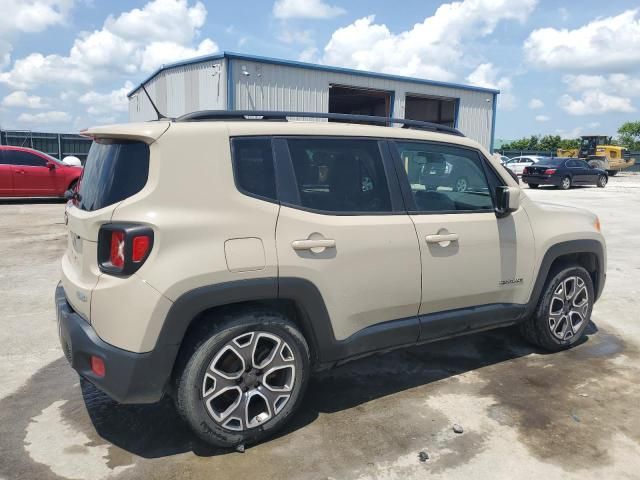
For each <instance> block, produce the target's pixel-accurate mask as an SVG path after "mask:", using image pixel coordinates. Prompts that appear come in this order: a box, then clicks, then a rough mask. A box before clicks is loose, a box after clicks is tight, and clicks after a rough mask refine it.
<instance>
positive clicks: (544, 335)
mask: <svg viewBox="0 0 640 480" xmlns="http://www.w3.org/2000/svg"><path fill="white" fill-rule="evenodd" d="M593 302H594V291H593V282H592V280H591V277H590V276H589V273H588V272H587V271H586V270H585V269H584V268H582V267H577V266H576V267H568V268H565V269H564V270H561V271H557V273H556V274H555V275H553V277H552V278H550V279H549V281H547V284H546V285H545V289H544V291H543V295H542V298H541V299H540V302H539V304H538V307H537V308H536V312H535V313H534V314H533V316H532V317H531V318H530V319H528V320H527V321H526V322H525V323H523V324H522V326H521V331H522V333H523V335H524V336H525V338H527V340H529V341H530V342H531V343H533V344H535V345H537V346H539V347H542V348H544V349H545V350H550V351H558V350H563V349H566V348H569V347H571V346H572V345H574V344H575V343H576V342H578V341H579V340H580V338H581V337H582V336H583V334H584V331H585V329H586V328H587V324H588V323H589V321H590V319H591V309H592V308H593Z"/></svg>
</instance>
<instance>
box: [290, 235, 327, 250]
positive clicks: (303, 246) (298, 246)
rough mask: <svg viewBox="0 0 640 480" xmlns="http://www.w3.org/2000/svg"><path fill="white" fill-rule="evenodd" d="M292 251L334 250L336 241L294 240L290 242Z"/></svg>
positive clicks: (323, 239)
mask: <svg viewBox="0 0 640 480" xmlns="http://www.w3.org/2000/svg"><path fill="white" fill-rule="evenodd" d="M291 246H292V247H293V249H294V250H312V249H314V248H318V249H319V248H322V249H324V248H335V246H336V241H335V240H333V239H331V238H318V239H309V240H294V241H293V242H291Z"/></svg>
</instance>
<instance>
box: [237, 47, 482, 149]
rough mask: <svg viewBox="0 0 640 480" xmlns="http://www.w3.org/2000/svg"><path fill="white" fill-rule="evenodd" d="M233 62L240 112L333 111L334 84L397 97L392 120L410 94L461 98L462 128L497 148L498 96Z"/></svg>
mask: <svg viewBox="0 0 640 480" xmlns="http://www.w3.org/2000/svg"><path fill="white" fill-rule="evenodd" d="M230 63H231V72H232V77H231V81H232V84H233V93H234V105H233V107H234V109H236V110H245V109H247V110H253V109H256V110H289V111H303V112H327V111H328V109H329V85H331V84H340V85H349V86H355V87H363V88H372V89H376V90H387V91H390V92H394V93H393V99H394V101H393V109H392V115H393V116H394V117H397V118H404V106H405V96H406V95H407V94H418V95H430V96H438V97H448V98H459V99H460V107H459V111H458V128H459V129H460V130H461V131H462V132H463V133H464V134H465V135H467V136H468V137H470V138H472V139H474V140H476V141H478V142H479V143H481V144H482V145H484V146H485V147H487V148H489V145H490V143H491V125H492V120H493V94H492V93H488V92H481V91H473V90H466V89H459V88H452V87H441V86H436V85H426V84H420V83H414V82H409V81H400V80H394V79H381V78H374V77H366V76H362V75H351V74H346V73H336V72H328V71H323V70H311V69H304V68H296V67H287V66H284V65H272V64H266V63H260V62H253V61H247V60H240V59H231V60H230Z"/></svg>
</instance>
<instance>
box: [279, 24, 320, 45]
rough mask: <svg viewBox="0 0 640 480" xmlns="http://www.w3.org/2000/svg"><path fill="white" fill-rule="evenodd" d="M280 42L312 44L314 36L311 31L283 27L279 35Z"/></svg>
mask: <svg viewBox="0 0 640 480" xmlns="http://www.w3.org/2000/svg"><path fill="white" fill-rule="evenodd" d="M278 40H280V41H281V42H283V43H296V44H298V45H300V44H303V45H304V44H307V45H308V44H311V43H313V36H312V32H311V30H295V29H290V28H288V27H287V26H286V25H283V26H282V28H281V29H280V33H279V34H278Z"/></svg>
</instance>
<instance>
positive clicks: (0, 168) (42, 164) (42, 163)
mask: <svg viewBox="0 0 640 480" xmlns="http://www.w3.org/2000/svg"><path fill="white" fill-rule="evenodd" d="M81 174H82V167H72V166H69V165H65V164H64V163H62V162H61V161H60V160H58V159H57V158H53V157H51V156H49V155H47V154H46V153H42V152H39V151H37V150H33V149H31V148H23V147H11V146H6V145H2V146H0V197H64V192H65V191H66V190H68V189H69V188H74V187H75V186H76V184H77V182H78V178H80V175H81Z"/></svg>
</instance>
